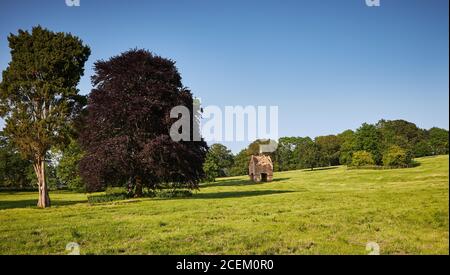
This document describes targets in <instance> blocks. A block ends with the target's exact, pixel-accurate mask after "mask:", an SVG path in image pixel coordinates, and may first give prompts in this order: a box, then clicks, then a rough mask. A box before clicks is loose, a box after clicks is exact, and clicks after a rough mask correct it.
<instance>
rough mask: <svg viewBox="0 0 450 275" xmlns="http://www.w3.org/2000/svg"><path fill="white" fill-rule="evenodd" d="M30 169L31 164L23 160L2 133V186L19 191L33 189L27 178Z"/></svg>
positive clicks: (0, 183)
mask: <svg viewBox="0 0 450 275" xmlns="http://www.w3.org/2000/svg"><path fill="white" fill-rule="evenodd" d="M29 167H31V164H30V162H29V161H27V160H23V159H22V158H21V156H20V154H19V153H18V152H17V150H16V149H15V148H13V146H11V144H10V143H9V142H8V139H7V138H6V137H4V136H3V132H1V131H0V186H1V187H7V188H17V189H23V188H29V187H31V181H30V180H29V179H28V177H27V171H28V169H29Z"/></svg>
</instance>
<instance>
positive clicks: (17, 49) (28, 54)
mask: <svg viewBox="0 0 450 275" xmlns="http://www.w3.org/2000/svg"><path fill="white" fill-rule="evenodd" d="M8 41H9V47H10V48H11V62H10V63H9V64H8V67H7V68H6V70H5V71H3V75H2V82H1V84H0V115H1V116H2V117H3V118H4V119H5V129H4V133H5V136H6V137H7V138H8V139H9V140H10V141H11V142H12V144H13V145H14V146H15V147H16V148H17V149H18V150H19V152H20V153H21V155H22V156H23V157H24V158H26V159H28V160H30V161H31V162H32V164H33V168H34V171H35V172H36V176H37V180H38V187H39V200H38V204H37V205H38V207H41V208H45V207H48V206H50V197H49V194H48V188H47V182H46V177H45V163H46V155H47V153H48V151H49V150H50V148H51V147H53V146H61V145H63V144H64V143H66V142H67V141H68V135H69V133H70V129H69V127H70V126H71V124H72V122H73V120H74V119H75V118H76V117H77V116H78V113H79V112H80V110H81V108H82V107H83V104H84V103H85V98H84V97H83V96H80V95H79V94H78V89H77V84H78V82H79V80H80V77H81V76H82V75H83V72H84V63H85V62H86V60H87V59H88V57H89V55H90V49H89V47H87V46H85V45H83V43H82V41H81V40H80V39H78V38H77V37H75V36H72V35H71V34H66V33H62V32H57V33H55V32H51V31H49V30H47V29H44V28H42V27H40V26H38V27H34V28H33V29H32V31H31V33H30V32H28V31H23V30H19V33H18V34H17V35H13V34H11V35H9V37H8Z"/></svg>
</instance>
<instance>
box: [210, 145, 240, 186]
mask: <svg viewBox="0 0 450 275" xmlns="http://www.w3.org/2000/svg"><path fill="white" fill-rule="evenodd" d="M232 165H233V154H232V153H231V151H230V150H228V148H227V147H226V146H225V145H222V144H219V143H216V144H213V145H211V147H210V148H209V150H208V153H207V154H206V160H205V167H204V168H205V169H204V170H205V173H206V174H207V178H208V180H210V181H211V180H214V179H215V178H216V177H226V176H229V172H230V168H231V166H232Z"/></svg>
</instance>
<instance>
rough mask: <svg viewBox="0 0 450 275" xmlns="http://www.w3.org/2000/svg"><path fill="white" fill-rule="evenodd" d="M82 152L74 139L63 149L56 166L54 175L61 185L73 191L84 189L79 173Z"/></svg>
mask: <svg viewBox="0 0 450 275" xmlns="http://www.w3.org/2000/svg"><path fill="white" fill-rule="evenodd" d="M83 156H84V152H83V150H82V149H81V147H80V145H79V144H78V142H77V141H76V140H75V139H72V140H71V141H70V143H69V145H68V146H67V147H66V148H65V149H64V151H63V153H62V157H61V159H60V160H59V163H58V166H57V168H56V176H57V178H58V179H59V180H60V181H61V183H62V184H63V185H66V186H67V187H68V188H69V189H71V190H75V191H85V190H86V188H85V184H84V181H83V179H82V178H81V176H80V173H79V167H78V165H79V163H80V160H81V159H82V158H83Z"/></svg>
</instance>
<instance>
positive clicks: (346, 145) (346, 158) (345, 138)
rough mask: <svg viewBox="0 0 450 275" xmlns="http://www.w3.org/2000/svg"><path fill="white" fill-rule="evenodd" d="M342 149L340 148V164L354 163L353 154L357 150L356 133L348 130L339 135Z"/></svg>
mask: <svg viewBox="0 0 450 275" xmlns="http://www.w3.org/2000/svg"><path fill="white" fill-rule="evenodd" d="M338 138H339V139H340V144H341V147H340V148H339V163H340V164H343V165H349V164H351V162H352V154H353V151H354V150H355V132H353V131H352V130H346V131H344V132H342V133H340V134H338Z"/></svg>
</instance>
